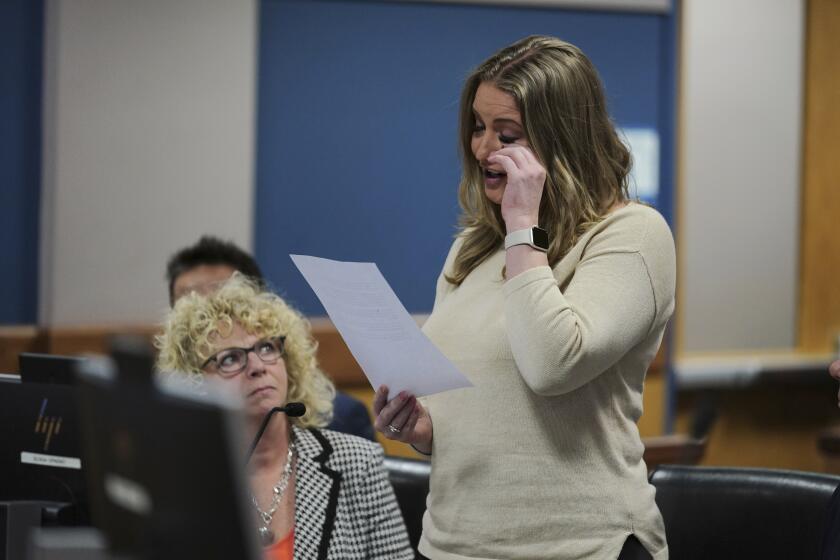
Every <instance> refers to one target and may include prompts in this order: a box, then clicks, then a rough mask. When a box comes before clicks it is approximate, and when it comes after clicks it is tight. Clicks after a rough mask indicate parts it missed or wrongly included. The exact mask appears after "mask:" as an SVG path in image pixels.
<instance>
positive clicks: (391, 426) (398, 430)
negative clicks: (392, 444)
mask: <svg viewBox="0 0 840 560" xmlns="http://www.w3.org/2000/svg"><path fill="white" fill-rule="evenodd" d="M388 429H389V430H391V433H392V434H398V433H400V432H401V431H402V430H400V429H399V428H397V427H396V426H394V425H392V424H388Z"/></svg>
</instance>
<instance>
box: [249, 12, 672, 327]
mask: <svg viewBox="0 0 840 560" xmlns="http://www.w3.org/2000/svg"><path fill="white" fill-rule="evenodd" d="M529 34H549V35H556V36H558V37H561V38H563V39H565V40H568V41H570V42H572V43H574V44H576V45H578V46H579V47H581V48H582V49H583V50H584V52H586V53H587V55H588V56H589V57H590V58H591V59H592V60H593V62H594V63H595V65H596V66H597V67H598V69H599V71H600V72H601V75H602V78H603V79H604V82H605V85H606V89H607V94H608V98H609V101H610V107H611V112H612V114H613V116H614V118H615V120H616V122H617V123H618V125H619V126H622V127H645V128H654V129H657V130H658V131H659V132H660V137H661V139H662V143H663V144H664V143H665V142H666V141H668V142H670V141H671V139H672V138H671V136H670V133H669V132H668V131H669V130H670V128H671V127H672V122H671V120H670V119H671V115H670V112H669V110H668V109H665V110H663V106H671V107H672V106H673V100H672V99H665V98H664V97H668V96H673V94H674V89H673V86H672V85H671V84H670V82H671V81H672V80H673V79H674V74H673V71H672V70H671V69H669V68H667V67H665V66H663V65H667V63H668V61H669V60H672V58H673V55H672V54H671V53H670V52H664V51H665V50H673V17H672V16H671V15H667V16H663V15H655V14H638V13H634V14H621V13H613V12H602V11H599V12H595V11H592V12H588V11H572V10H560V9H535V8H511V7H499V6H481V5H470V6H465V5H444V4H434V3H431V4H424V3H401V2H373V1H355V2H348V1H343V2H337V1H330V0H264V1H263V2H262V4H261V20H260V46H259V74H258V76H259V84H258V92H259V101H258V107H259V110H258V115H259V122H258V138H257V192H256V210H255V213H256V215H255V228H256V231H255V240H256V254H257V257H258V259H259V261H260V264H261V265H262V267H263V269H264V271H265V273H266V275H267V276H268V278H269V280H270V281H271V282H272V283H273V284H274V285H275V286H276V287H279V288H280V290H281V292H283V293H284V294H285V295H286V296H287V297H288V298H289V299H290V300H291V301H292V302H293V303H294V304H296V305H297V306H298V307H299V308H300V309H301V310H302V311H304V312H305V313H307V314H313V315H318V314H323V308H322V307H321V306H320V304H319V303H318V301H317V299H316V298H315V296H314V294H313V293H312V292H311V290H310V289H309V288H308V286H307V285H306V284H305V282H304V280H303V278H302V277H301V276H300V274H299V273H298V272H297V270H296V269H295V268H294V266H293V265H292V263H291V260H290V259H289V258H288V256H287V255H288V254H289V253H302V254H313V255H317V256H323V257H328V258H334V259H339V260H360V261H373V262H376V263H377V264H378V265H379V267H380V269H381V270H382V272H383V274H384V275H385V277H386V279H388V281H389V282H390V283H391V285H392V286H393V287H394V290H395V291H396V293H397V295H398V296H399V297H400V299H401V300H402V301H403V302H404V303H405V304H406V307H407V308H408V310H409V311H411V312H419V313H422V312H428V311H429V310H431V307H432V303H433V300H434V286H435V280H436V278H437V276H438V274H439V272H440V268H441V266H442V264H443V261H444V258H445V256H446V252H447V250H448V248H449V245H450V243H451V240H452V237H453V235H454V233H455V231H456V230H455V225H456V219H457V215H458V207H457V186H458V179H459V173H460V171H459V168H460V166H459V162H458V156H457V139H456V127H457V106H458V96H459V93H460V88H461V85H462V82H463V79H464V77H465V76H466V75H467V73H468V72H469V71H470V69H471V68H473V67H474V66H475V65H477V64H478V63H479V62H481V61H482V60H484V59H485V58H486V57H487V56H489V55H491V54H492V53H494V52H495V51H496V50H498V49H499V48H501V47H503V46H505V45H506V44H508V43H511V42H513V41H515V40H517V39H519V38H521V37H523V36H525V35H529ZM662 171H663V172H662V173H661V174H660V188H661V189H662V190H668V191H670V189H671V176H670V174H669V173H670V172H669V170H668V168H666V167H664V166H663V169H662ZM669 200H670V199H669ZM669 204H670V202H669ZM662 210H663V213H665V214H666V216H667V217H670V209H669V208H662Z"/></svg>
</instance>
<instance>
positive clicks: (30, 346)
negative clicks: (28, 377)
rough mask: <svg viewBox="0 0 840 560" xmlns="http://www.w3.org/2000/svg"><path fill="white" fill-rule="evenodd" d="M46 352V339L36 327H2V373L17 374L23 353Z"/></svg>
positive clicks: (0, 343) (0, 331)
mask: <svg viewBox="0 0 840 560" xmlns="http://www.w3.org/2000/svg"><path fill="white" fill-rule="evenodd" d="M44 351H45V344H44V339H43V337H42V336H41V332H40V330H39V329H38V327H36V326H35V325H22V326H7V327H0V373H17V372H18V354H20V353H21V352H44Z"/></svg>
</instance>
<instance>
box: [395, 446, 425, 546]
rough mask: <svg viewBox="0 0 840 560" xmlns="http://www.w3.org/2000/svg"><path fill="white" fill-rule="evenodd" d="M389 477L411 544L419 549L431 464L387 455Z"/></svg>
mask: <svg viewBox="0 0 840 560" xmlns="http://www.w3.org/2000/svg"><path fill="white" fill-rule="evenodd" d="M385 468H386V469H388V478H390V480H391V485H393V487H394V493H395V494H396V495H397V502H398V503H399V504H400V510H401V511H402V514H403V519H405V525H406V527H407V528H408V538H409V540H410V541H411V546H412V547H413V548H414V550H417V543H419V542H420V534H421V533H422V532H423V513H425V511H426V495H427V494H428V493H429V473H430V472H431V465H430V464H429V462H428V461H423V460H420V459H406V458H403V457H390V456H389V457H385Z"/></svg>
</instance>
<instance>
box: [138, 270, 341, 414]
mask: <svg viewBox="0 0 840 560" xmlns="http://www.w3.org/2000/svg"><path fill="white" fill-rule="evenodd" d="M235 324H238V325H240V326H241V327H242V328H243V329H244V330H245V331H246V332H248V333H249V334H252V335H254V336H258V337H261V338H262V337H265V338H269V337H275V336H285V337H286V341H285V353H284V355H283V360H284V362H285V364H286V372H287V374H288V394H287V400H288V401H290V402H291V401H298V402H302V403H303V404H304V405H306V414H305V415H304V416H302V417H300V418H293V419H292V422H293V423H294V424H295V425H297V426H300V427H302V428H308V427H323V426H326V425H327V424H329V422H330V420H331V419H332V412H333V410H332V402H333V398H334V397H335V388H334V386H333V384H332V382H331V381H330V380H329V378H327V376H326V375H325V374H324V373H323V372H322V371H321V369H320V368H319V367H318V362H317V360H316V357H315V353H316V350H317V347H318V345H317V342H315V340H314V339H313V338H312V334H311V331H310V326H309V322H308V321H307V320H306V319H305V318H304V317H303V316H302V315H301V314H300V313H298V312H297V311H295V310H294V309H292V308H291V307H290V306H289V305H288V304H287V303H286V302H285V301H283V300H282V299H281V298H280V297H279V296H277V295H276V294H273V293H271V292H268V291H265V290H262V289H260V288H259V286H257V284H255V283H254V282H253V281H251V280H250V279H248V278H247V277H245V276H243V275H242V274H239V273H235V274H234V275H233V276H232V277H231V278H230V279H229V280H227V281H226V282H225V283H224V284H222V286H221V287H220V288H219V289H218V290H216V291H215V292H213V293H211V294H208V295H206V296H203V295H199V294H197V293H191V294H189V295H186V296H184V297H182V298H180V299H178V301H177V302H176V303H175V307H173V309H172V311H170V313H169V315H168V317H167V319H166V323H165V324H164V330H163V334H161V335H159V336H158V337H156V339H155V346H156V347H157V349H158V351H159V354H158V362H157V367H158V369H159V370H160V371H162V372H183V373H185V374H187V375H189V376H190V377H191V378H192V379H193V380H194V381H195V382H196V383H199V384H200V383H203V381H204V375H205V374H204V373H203V372H202V371H201V366H202V364H204V362H205V361H206V360H207V359H208V358H209V357H210V356H211V355H212V354H213V353H214V352H215V351H217V349H216V348H215V347H214V346H213V340H214V339H216V338H217V337H220V336H221V337H225V336H228V335H229V334H230V333H231V331H232V330H233V327H234V325H235Z"/></svg>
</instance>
